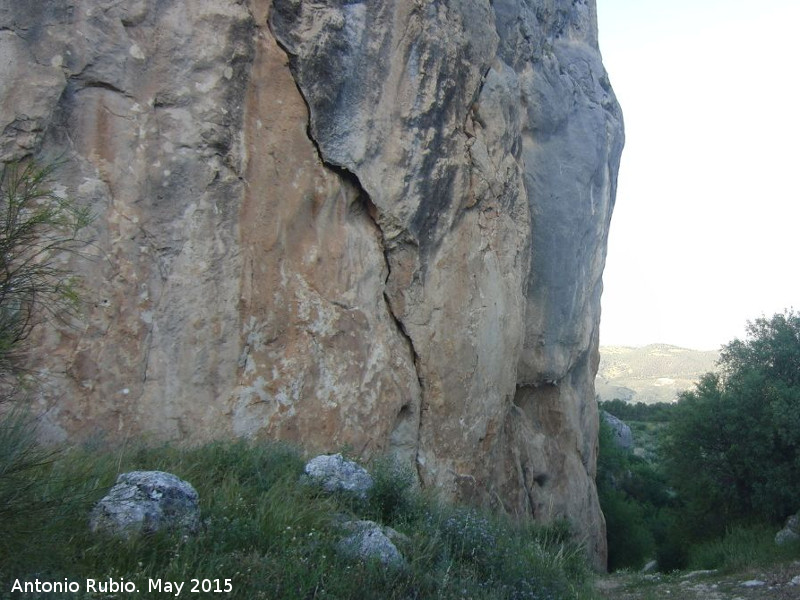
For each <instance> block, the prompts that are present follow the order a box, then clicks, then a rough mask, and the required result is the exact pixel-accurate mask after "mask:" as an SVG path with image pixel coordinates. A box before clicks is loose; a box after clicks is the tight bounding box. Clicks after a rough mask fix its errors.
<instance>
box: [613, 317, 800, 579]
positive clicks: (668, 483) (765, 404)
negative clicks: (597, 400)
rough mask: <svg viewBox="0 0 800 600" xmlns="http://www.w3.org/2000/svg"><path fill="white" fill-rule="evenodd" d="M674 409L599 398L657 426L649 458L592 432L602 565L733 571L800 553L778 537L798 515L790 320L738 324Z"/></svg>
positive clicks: (796, 392)
mask: <svg viewBox="0 0 800 600" xmlns="http://www.w3.org/2000/svg"><path fill="white" fill-rule="evenodd" d="M747 333H748V336H747V338H746V339H744V340H739V339H736V340H734V341H732V342H731V343H729V344H728V345H727V346H725V347H724V348H723V351H722V353H721V358H720V362H719V367H720V369H719V372H717V373H707V374H706V375H704V376H703V377H702V378H701V380H700V382H699V383H698V384H697V386H696V388H695V389H694V390H691V391H687V392H684V393H683V394H681V395H680V397H679V401H678V402H677V403H676V404H674V405H672V406H661V407H657V406H656V407H653V408H649V407H644V406H641V407H631V406H623V405H624V403H619V402H618V403H603V405H602V406H603V408H605V409H606V410H608V411H609V412H611V413H612V414H615V416H617V417H619V418H623V419H624V418H625V417H627V418H629V419H633V418H639V419H644V420H646V421H647V422H648V423H649V425H650V426H653V427H655V428H656V430H657V432H658V434H657V435H656V436H655V437H654V438H653V442H654V444H655V446H656V447H655V448H654V449H652V452H651V453H650V456H649V458H648V459H644V458H642V457H641V454H642V453H641V452H640V453H639V454H640V456H634V455H632V454H628V453H625V452H623V451H622V450H620V449H619V448H617V447H616V446H615V445H614V443H613V440H612V439H611V438H610V437H609V434H608V433H605V434H601V450H600V459H599V465H598V490H599V492H600V497H601V505H602V507H603V510H604V512H605V514H606V518H607V520H608V529H609V534H608V540H609V562H610V566H611V567H612V568H621V567H629V568H640V567H641V566H642V565H643V564H644V563H645V562H647V561H648V560H651V559H657V561H658V564H659V567H660V568H661V569H662V570H671V569H674V568H684V567H687V568H695V569H710V568H727V569H736V568H744V567H747V566H752V565H756V564H759V563H762V564H766V563H769V562H770V561H775V560H782V559H787V558H792V557H794V558H800V548H798V547H797V545H796V544H794V545H793V544H787V545H785V546H777V545H776V544H775V542H774V538H775V534H776V532H777V531H778V530H779V529H781V527H782V526H783V524H784V522H785V520H786V518H787V517H788V516H790V515H792V514H794V513H797V512H798V510H800V497H798V495H797V491H798V490H800V315H798V313H796V312H794V311H786V312H784V313H779V314H776V315H774V316H773V317H771V318H766V317H762V318H759V319H756V320H755V321H753V322H750V323H749V324H748V329H747Z"/></svg>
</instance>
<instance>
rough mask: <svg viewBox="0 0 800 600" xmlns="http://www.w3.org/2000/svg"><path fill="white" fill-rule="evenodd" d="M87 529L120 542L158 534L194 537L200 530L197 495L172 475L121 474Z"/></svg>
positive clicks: (100, 504)
mask: <svg viewBox="0 0 800 600" xmlns="http://www.w3.org/2000/svg"><path fill="white" fill-rule="evenodd" d="M89 527H90V529H91V530H92V531H93V532H101V533H105V534H109V535H115V536H120V537H124V538H128V537H130V536H132V535H139V534H151V533H155V532H157V531H162V530H164V531H169V530H173V531H175V530H177V531H180V532H183V533H195V532H196V531H197V530H198V528H199V527H200V508H199V506H198V496H197V491H196V490H195V489H194V487H192V485H191V484H190V483H187V482H186V481H183V480H182V479H180V478H178V477H176V476H175V475H173V474H172V473H164V472H163V471H131V472H129V473H122V474H121V475H120V476H119V477H117V481H116V483H115V484H114V486H113V487H112V488H111V489H110V490H109V492H108V494H107V495H106V496H104V497H103V498H102V499H101V500H100V501H99V502H98V503H97V504H96V505H95V507H94V508H93V509H92V513H91V515H90V518H89Z"/></svg>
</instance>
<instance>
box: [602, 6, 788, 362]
mask: <svg viewBox="0 0 800 600" xmlns="http://www.w3.org/2000/svg"><path fill="white" fill-rule="evenodd" d="M597 5H598V13H599V16H598V19H599V31H600V50H601V52H602V54H603V62H604V64H605V67H606V69H607V71H608V73H609V77H610V79H611V85H612V86H613V87H614V90H615V92H616V94H617V99H618V100H619V102H620V104H621V105H622V111H623V114H624V117H625V130H626V144H625V150H624V151H623V153H622V166H621V168H620V174H619V189H618V193H617V203H616V208H615V210H614V216H613V218H612V221H611V234H610V239H609V250H608V260H607V263H606V270H605V274H604V278H603V279H604V284H605V287H604V292H603V299H602V307H603V314H602V320H601V326H600V343H601V344H602V345H644V344H648V343H655V342H662V343H669V344H675V345H679V346H685V347H689V348H696V349H716V348H718V347H719V346H720V345H722V344H725V343H727V342H729V341H731V340H732V339H733V338H734V337H742V336H743V335H744V327H745V324H746V322H747V321H748V320H752V319H755V318H757V317H760V316H762V315H766V316H772V315H773V314H774V313H776V312H781V311H782V310H783V309H784V308H790V307H795V308H797V309H800V264H798V263H800V191H798V190H799V189H800V184H799V183H798V182H797V181H796V180H797V174H798V173H800V34H798V25H799V24H800V0H760V1H759V2H753V1H752V0H597Z"/></svg>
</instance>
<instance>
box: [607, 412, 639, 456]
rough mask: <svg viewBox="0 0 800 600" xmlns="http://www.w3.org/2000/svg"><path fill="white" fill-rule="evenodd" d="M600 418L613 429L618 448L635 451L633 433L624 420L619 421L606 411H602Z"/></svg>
mask: <svg viewBox="0 0 800 600" xmlns="http://www.w3.org/2000/svg"><path fill="white" fill-rule="evenodd" d="M600 416H601V417H602V419H603V421H605V422H606V423H607V424H608V426H609V427H611V431H612V433H613V434H614V441H615V442H616V444H617V446H619V447H620V448H622V449H623V450H628V451H630V450H633V432H632V431H631V428H630V426H629V425H628V424H627V423H626V422H625V421H623V420H622V419H619V418H617V417H615V416H614V415H612V414H611V413H609V412H606V411H604V410H601V411H600Z"/></svg>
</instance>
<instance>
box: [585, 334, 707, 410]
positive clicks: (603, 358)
mask: <svg viewBox="0 0 800 600" xmlns="http://www.w3.org/2000/svg"><path fill="white" fill-rule="evenodd" d="M718 359H719V352H718V351H716V350H710V351H707V350H689V349H687V348H679V347H677V346H670V345H668V344H651V345H649V346H643V347H641V348H630V347H626V346H602V347H601V348H600V368H599V370H598V372H597V379H596V380H595V387H596V392H597V395H598V396H600V399H601V400H613V399H615V398H619V399H621V400H626V401H628V402H644V403H646V404H652V403H655V402H673V401H674V400H675V399H676V397H677V394H678V393H679V392H682V391H684V390H687V389H690V388H692V387H693V386H694V384H695V383H696V382H697V381H698V380H699V379H700V376H701V375H703V374H704V373H707V372H708V371H714V370H716V362H717V360H718Z"/></svg>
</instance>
